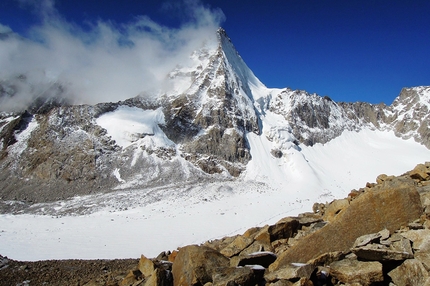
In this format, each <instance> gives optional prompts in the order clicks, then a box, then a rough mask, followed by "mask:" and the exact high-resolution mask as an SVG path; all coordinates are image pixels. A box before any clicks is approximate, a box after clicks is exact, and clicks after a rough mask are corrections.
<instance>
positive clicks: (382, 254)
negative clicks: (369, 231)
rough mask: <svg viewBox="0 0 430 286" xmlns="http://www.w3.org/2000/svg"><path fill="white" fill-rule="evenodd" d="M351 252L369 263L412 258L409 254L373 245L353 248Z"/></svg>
mask: <svg viewBox="0 0 430 286" xmlns="http://www.w3.org/2000/svg"><path fill="white" fill-rule="evenodd" d="M352 252H353V253H354V254H355V255H357V257H358V258H361V259H364V260H370V261H390V260H406V259H410V258H414V255H413V254H412V253H409V252H404V251H397V250H391V249H388V248H379V247H377V246H376V247H375V246H374V245H367V246H363V247H359V248H354V249H352Z"/></svg>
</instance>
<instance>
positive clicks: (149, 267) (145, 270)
mask: <svg viewBox="0 0 430 286" xmlns="http://www.w3.org/2000/svg"><path fill="white" fill-rule="evenodd" d="M156 268H157V267H156V265H155V263H154V262H153V261H152V260H150V259H148V258H146V257H145V256H144V255H141V256H140V260H139V264H138V266H137V269H139V270H140V272H141V273H142V274H143V276H144V277H149V276H151V275H152V274H153V273H154V271H155V269H156Z"/></svg>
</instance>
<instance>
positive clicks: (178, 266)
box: [172, 245, 229, 286]
mask: <svg viewBox="0 0 430 286" xmlns="http://www.w3.org/2000/svg"><path fill="white" fill-rule="evenodd" d="M227 267H229V260H228V258H227V257H225V256H224V255H222V254H221V253H219V252H218V251H216V250H214V249H212V248H209V247H206V246H197V245H189V246H185V247H182V248H181V249H180V250H179V252H178V254H177V256H176V258H175V261H174V262H173V267H172V274H173V282H174V285H175V286H177V285H181V286H188V285H196V284H200V285H204V284H205V283H207V282H213V280H212V276H213V275H214V274H215V273H217V271H219V269H222V268H227Z"/></svg>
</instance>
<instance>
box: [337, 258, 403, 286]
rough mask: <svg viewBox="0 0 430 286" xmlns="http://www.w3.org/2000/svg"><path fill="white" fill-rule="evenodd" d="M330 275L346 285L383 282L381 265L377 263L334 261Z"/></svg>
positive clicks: (349, 260)
mask: <svg viewBox="0 0 430 286" xmlns="http://www.w3.org/2000/svg"><path fill="white" fill-rule="evenodd" d="M330 274H331V275H332V276H333V277H335V278H336V279H337V280H339V281H341V282H342V283H346V284H347V283H350V284H352V283H359V285H371V284H372V283H375V282H382V281H384V274H383V272H382V264H381V263H379V262H377V261H371V262H363V261H358V260H352V259H344V260H340V261H336V262H333V263H332V264H330ZM399 285H400V284H399Z"/></svg>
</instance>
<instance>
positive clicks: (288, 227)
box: [268, 217, 300, 242]
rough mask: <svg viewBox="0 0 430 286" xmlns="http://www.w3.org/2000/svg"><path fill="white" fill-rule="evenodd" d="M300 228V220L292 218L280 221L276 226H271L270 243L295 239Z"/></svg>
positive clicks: (269, 230)
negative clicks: (290, 238) (294, 236)
mask: <svg viewBox="0 0 430 286" xmlns="http://www.w3.org/2000/svg"><path fill="white" fill-rule="evenodd" d="M299 226H300V223H299V220H297V219H295V218H291V217H287V218H284V219H282V220H280V221H278V222H277V223H276V224H275V225H271V226H269V229H268V232H269V235H270V242H273V241H275V240H278V239H284V238H289V237H293V235H294V234H295V233H297V230H298V229H299Z"/></svg>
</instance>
